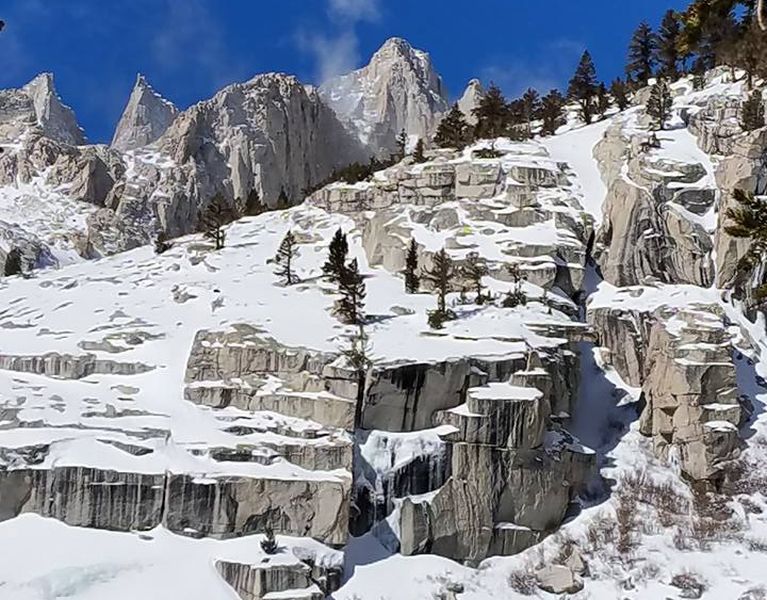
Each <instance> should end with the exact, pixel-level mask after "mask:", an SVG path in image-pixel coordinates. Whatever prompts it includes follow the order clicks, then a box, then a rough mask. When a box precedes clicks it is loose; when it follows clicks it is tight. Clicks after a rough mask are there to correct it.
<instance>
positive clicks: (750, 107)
mask: <svg viewBox="0 0 767 600" xmlns="http://www.w3.org/2000/svg"><path fill="white" fill-rule="evenodd" d="M764 125H765V123H764V99H763V98H762V92H761V91H756V92H752V93H751V94H750V95H749V97H748V99H747V100H746V101H745V102H744V103H743V111H742V115H741V118H740V126H741V127H742V128H743V131H753V130H754V129H760V128H762V127H764Z"/></svg>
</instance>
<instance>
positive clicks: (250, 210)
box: [240, 188, 266, 217]
mask: <svg viewBox="0 0 767 600" xmlns="http://www.w3.org/2000/svg"><path fill="white" fill-rule="evenodd" d="M264 212H266V207H265V206H264V205H263V204H262V203H261V196H259V195H258V190H257V189H255V188H253V189H252V190H250V192H248V197H247V199H246V200H245V204H244V206H242V207H241V209H240V213H241V214H242V216H243V217H255V216H256V215H260V214H261V213H264Z"/></svg>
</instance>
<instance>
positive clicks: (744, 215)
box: [724, 189, 767, 301]
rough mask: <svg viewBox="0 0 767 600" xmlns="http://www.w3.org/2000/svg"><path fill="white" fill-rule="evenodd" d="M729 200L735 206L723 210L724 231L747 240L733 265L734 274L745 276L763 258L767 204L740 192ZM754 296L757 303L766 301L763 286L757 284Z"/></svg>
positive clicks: (766, 250) (765, 255)
mask: <svg viewBox="0 0 767 600" xmlns="http://www.w3.org/2000/svg"><path fill="white" fill-rule="evenodd" d="M733 198H734V199H735V201H736V202H737V206H736V207H734V208H730V209H728V210H727V218H728V219H729V220H730V224H728V225H726V226H725V228H724V229H725V231H726V232H727V233H728V234H730V235H731V236H733V237H736V238H741V239H748V240H750V243H749V246H748V250H747V251H746V253H745V254H744V255H743V257H742V258H741V259H740V261H738V265H737V271H738V274H739V275H740V276H741V277H746V276H748V275H749V274H750V273H752V272H753V271H754V269H756V268H757V267H758V266H759V265H761V264H762V263H763V262H764V260H765V259H766V258H767V202H765V201H764V199H763V198H758V197H756V196H755V195H754V194H752V193H750V192H745V191H743V190H741V189H736V190H735V191H734V192H733ZM754 295H755V297H756V299H757V300H758V301H763V300H764V299H765V298H767V285H765V284H761V282H760V285H759V286H758V287H757V288H756V292H755V294H754Z"/></svg>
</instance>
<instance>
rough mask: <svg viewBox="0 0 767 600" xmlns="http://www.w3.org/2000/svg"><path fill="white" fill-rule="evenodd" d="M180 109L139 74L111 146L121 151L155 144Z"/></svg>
mask: <svg viewBox="0 0 767 600" xmlns="http://www.w3.org/2000/svg"><path fill="white" fill-rule="evenodd" d="M177 114H178V109H177V108H176V107H175V106H174V105H173V103H172V102H169V101H168V100H166V99H165V98H163V97H162V96H160V94H158V93H157V92H156V91H154V90H153V89H152V87H151V86H150V85H149V83H148V82H147V80H146V78H145V77H144V76H143V75H141V74H139V75H138V76H137V77H136V83H135V85H134V86H133V90H132V91H131V95H130V98H129V99H128V104H127V105H126V106H125V109H124V110H123V114H122V116H121V117H120V121H119V122H118V123H117V128H116V129H115V133H114V136H113V137H112V144H111V146H112V147H113V148H115V149H117V150H120V151H121V152H125V151H127V150H135V149H136V148H141V147H143V146H146V145H147V144H151V143H152V142H154V141H155V140H156V139H157V138H159V137H160V136H161V135H162V134H163V133H165V131H166V130H167V129H168V127H169V126H170V124H171V123H172V122H173V119H174V118H175V117H176V115H177Z"/></svg>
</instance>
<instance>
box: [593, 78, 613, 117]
mask: <svg viewBox="0 0 767 600" xmlns="http://www.w3.org/2000/svg"><path fill="white" fill-rule="evenodd" d="M611 106H612V102H611V101H610V95H609V93H608V92H607V86H606V85H605V84H604V83H600V84H599V87H598V88H597V107H596V108H597V113H598V114H599V116H600V118H602V119H604V117H605V113H607V111H608V110H609V109H610V107H611Z"/></svg>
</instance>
